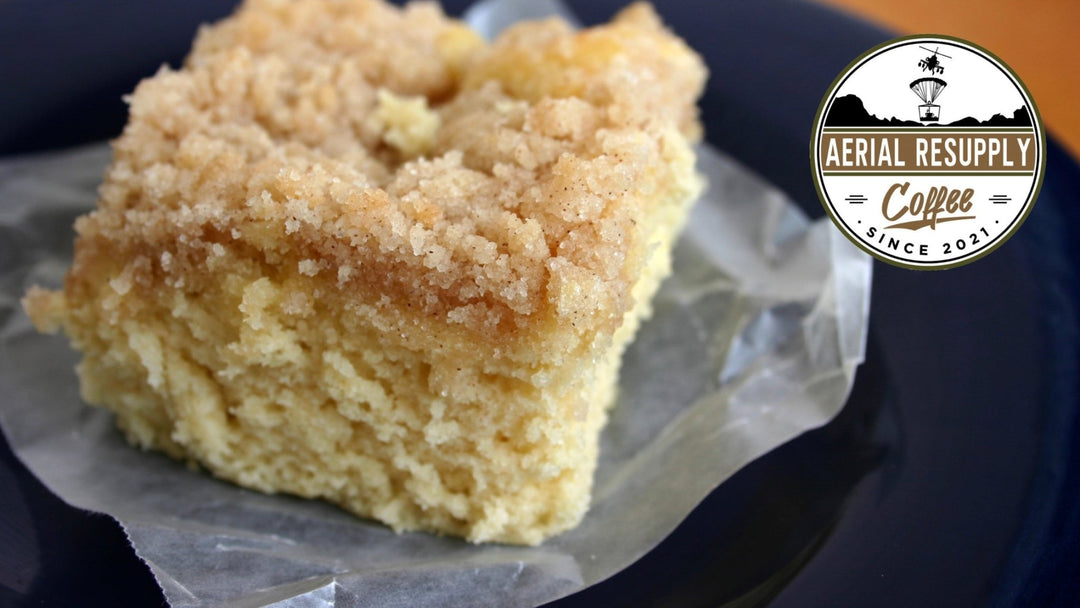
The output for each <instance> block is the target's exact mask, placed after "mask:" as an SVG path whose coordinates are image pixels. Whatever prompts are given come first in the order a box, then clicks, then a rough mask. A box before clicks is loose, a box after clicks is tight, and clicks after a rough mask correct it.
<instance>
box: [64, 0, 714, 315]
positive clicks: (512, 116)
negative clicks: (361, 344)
mask: <svg viewBox="0 0 1080 608" xmlns="http://www.w3.org/2000/svg"><path fill="white" fill-rule="evenodd" d="M704 78H705V68H704V66H703V64H702V63H701V61H700V59H699V58H698V57H697V55H695V54H694V53H693V51H691V50H690V49H689V48H688V47H686V45H685V44H683V43H682V42H681V41H680V40H679V39H678V38H676V37H674V36H672V35H671V34H669V33H668V32H667V31H666V30H664V28H663V26H662V24H661V23H660V21H659V19H658V18H657V17H656V15H655V13H653V11H652V9H651V8H650V7H648V6H647V5H643V4H639V5H634V6H631V7H630V8H628V9H626V10H624V11H623V12H621V13H620V14H619V15H618V16H616V18H615V19H614V20H613V22H612V23H610V24H607V25H603V26H598V27H596V28H592V29H588V30H584V31H582V32H573V31H572V30H571V29H570V28H569V27H568V26H567V25H566V24H565V23H563V22H561V21H558V20H554V19H552V20H547V21H542V22H538V23H528V24H522V25H519V26H515V27H513V28H511V29H509V30H508V31H507V32H505V33H504V34H503V35H501V36H500V37H499V38H498V39H497V40H495V41H494V42H493V43H491V44H486V43H484V42H483V41H482V40H481V39H480V38H479V37H478V36H477V35H476V34H475V33H473V32H472V31H471V30H469V29H468V28H467V27H466V26H464V25H463V24H461V23H460V22H458V21H455V20H452V19H448V18H446V17H445V16H444V15H443V14H442V13H441V11H440V9H439V8H438V7H437V6H436V5H434V4H428V3H416V4H410V5H408V6H406V7H405V8H403V9H397V8H394V7H390V6H388V5H385V4H383V3H381V2H377V1H372V0H309V1H307V2H290V1H287V0H248V1H247V2H245V4H244V5H243V6H242V7H241V9H240V10H239V11H238V12H237V13H236V15H234V16H233V17H231V18H229V19H226V20H225V21H223V22H221V23H220V24H217V25H214V26H209V27H205V28H203V30H202V31H201V32H200V33H199V36H198V38H197V40H196V44H195V46H194V49H193V51H192V53H191V55H190V57H189V58H188V60H187V62H186V64H185V65H184V67H183V68H182V69H180V70H178V71H173V70H170V69H168V68H163V69H162V70H161V71H160V72H159V73H158V74H157V75H156V76H155V77H154V78H152V79H148V80H146V81H144V82H143V83H142V84H140V86H139V87H138V89H137V90H136V91H135V93H134V94H133V95H132V96H131V97H130V113H131V117H130V121H129V124H128V127H127V128H126V129H125V131H124V133H123V135H122V136H121V137H120V138H119V139H118V140H117V141H116V142H115V143H114V149H115V158H114V162H113V164H112V165H111V167H110V168H109V170H108V174H107V176H106V181H105V184H104V185H103V186H102V188H101V202H100V205H99V209H98V210H97V211H95V212H94V213H92V214H91V215H89V216H88V217H86V218H83V219H82V220H80V222H79V223H78V225H77V229H78V231H79V233H80V235H81V239H82V241H84V242H87V241H95V240H99V239H100V240H105V241H108V242H110V243H112V245H111V247H112V248H113V250H112V251H111V252H110V253H109V255H112V256H123V255H130V256H132V257H137V256H139V255H141V254H140V252H141V251H143V250H146V249H151V248H160V249H164V250H165V253H163V254H161V255H160V256H155V258H154V259H148V260H147V261H146V262H145V263H144V264H142V267H143V268H144V269H148V272H162V273H165V274H166V275H175V276H177V277H188V280H190V278H191V277H193V276H196V275H197V274H198V271H199V269H200V268H204V267H206V266H207V265H208V264H209V263H211V261H212V259H213V258H215V257H219V256H221V255H222V254H223V251H224V250H226V249H236V250H241V251H244V252H245V253H248V254H253V255H254V256H255V257H257V258H261V259H262V260H263V261H264V263H265V264H267V266H268V270H267V271H268V272H276V271H277V270H274V269H275V268H278V269H280V268H286V267H287V268H290V269H292V270H290V272H299V273H300V274H302V275H306V276H309V277H316V276H317V277H323V278H324V280H326V281H328V282H329V283H330V284H332V285H334V288H335V289H338V290H340V291H342V292H343V293H349V292H350V290H355V291H358V292H360V293H365V294H369V295H370V294H374V293H383V294H391V295H396V296H399V297H401V298H405V299H406V300H408V301H410V302H415V303H416V305H417V307H418V308H420V309H421V310H422V312H423V313H424V314H428V315H434V316H437V317H439V318H442V319H444V320H446V321H448V322H449V323H453V324H462V325H465V326H468V327H474V328H477V330H478V331H481V332H490V331H492V330H503V331H513V330H514V329H515V328H516V327H522V326H525V325H527V324H528V323H529V319H530V318H533V317H536V316H537V315H538V314H541V313H543V314H546V315H548V316H549V317H550V316H554V317H557V318H558V319H559V320H560V321H566V322H567V323H573V324H575V326H576V324H577V323H578V322H583V323H582V324H583V325H588V323H584V322H585V321H589V320H591V321H592V322H593V323H592V325H593V326H597V325H598V324H599V325H606V326H609V327H614V326H616V325H617V324H618V323H619V322H620V321H621V319H622V316H623V314H625V313H626V311H628V310H629V309H630V308H631V307H632V305H633V302H632V297H631V296H630V293H631V289H630V287H631V286H632V285H633V284H634V283H635V281H636V279H637V276H638V274H639V272H640V270H641V268H643V266H644V264H645V263H646V261H647V258H648V255H649V252H650V243H649V242H648V238H649V234H650V231H649V230H642V229H639V228H638V226H637V224H638V223H639V222H640V221H642V220H643V218H645V217H651V215H650V212H651V211H652V206H654V205H681V204H683V201H685V200H686V199H687V198H688V195H689V194H690V193H691V192H692V191H694V190H695V189H696V188H698V187H699V181H698V179H697V178H696V176H695V174H694V170H693V154H692V151H691V149H690V146H691V143H692V140H693V139H694V138H696V137H697V136H698V134H699V128H698V123H697V118H696V109H695V100H696V98H697V96H698V95H699V94H700V92H701V88H702V86H703V81H704ZM83 249H84V250H85V252H86V253H85V254H86V255H90V253H89V252H90V251H92V250H93V248H92V247H84V248H83ZM170 251H171V253H170ZM282 262H287V263H282ZM79 263H80V260H79V259H77V260H76V265H78V264H79ZM134 280H136V281H138V277H135V279H134Z"/></svg>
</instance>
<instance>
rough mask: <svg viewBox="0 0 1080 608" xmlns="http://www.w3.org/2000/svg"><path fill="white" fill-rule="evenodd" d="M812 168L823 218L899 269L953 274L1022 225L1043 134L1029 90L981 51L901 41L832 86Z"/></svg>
mask: <svg viewBox="0 0 1080 608" xmlns="http://www.w3.org/2000/svg"><path fill="white" fill-rule="evenodd" d="M810 159H811V166H812V168H813V171H814V182H815V185H816V186H817V190H818V196H820V197H821V202H822V204H823V205H824V206H825V210H826V211H827V212H828V214H829V215H830V216H831V217H832V219H833V221H834V222H835V223H836V225H837V227H839V228H840V230H841V231H842V232H843V233H844V234H845V235H847V237H848V238H849V239H851V240H852V242H854V243H855V244H856V245H858V246H859V247H861V248H862V249H864V250H865V251H867V252H868V253H870V254H871V255H873V256H874V257H876V258H878V259H879V260H882V261H883V262H888V263H890V264H894V265H896V266H902V267H905V268H914V269H942V268H952V267H954V266H960V265H962V264H967V263H969V262H972V261H974V260H976V259H978V258H980V257H982V256H984V255H986V254H988V253H990V252H991V251H993V250H994V249H995V248H997V247H998V246H999V245H1001V244H1002V243H1004V242H1005V241H1006V240H1007V239H1008V238H1009V237H1010V236H1012V234H1013V233H1014V232H1015V231H1016V230H1017V228H1019V227H1020V224H1022V223H1023V221H1024V219H1025V218H1026V217H1027V214H1028V212H1030V211H1031V207H1032V205H1033V204H1034V202H1035V198H1036V196H1037V195H1038V192H1039V187H1040V186H1041V185H1042V178H1043V173H1044V169H1045V162H1046V135H1045V133H1044V131H1043V128H1042V122H1041V121H1040V118H1039V112H1038V109H1037V108H1036V107H1035V102H1034V101H1033V100H1032V98H1031V94H1030V93H1028V91H1027V88H1026V87H1024V84H1023V83H1022V82H1021V81H1020V79H1019V78H1018V77H1017V76H1016V74H1014V73H1013V72H1012V70H1010V69H1009V67H1008V66H1006V65H1005V64H1004V63H1002V62H1001V60H1000V59H998V58H997V57H995V56H994V55H992V54H991V53H989V52H988V51H987V50H986V49H983V48H981V47H979V46H976V45H974V44H972V43H970V42H967V41H964V40H960V39H958V38H952V37H948V36H930V35H919V36H905V37H903V38H897V39H895V40H891V41H889V42H886V43H884V44H881V45H879V46H876V47H874V48H872V49H870V50H869V51H867V52H866V53H864V54H863V55H862V56H861V57H859V58H858V59H856V60H855V61H854V62H852V63H851V65H849V66H848V67H847V68H846V69H845V70H844V71H843V72H842V73H841V74H840V76H838V77H837V79H836V80H835V81H834V82H833V84H832V86H831V87H830V88H829V91H828V93H827V94H826V95H825V99H824V100H822V102H821V106H820V107H819V108H818V113H817V118H816V119H815V121H814V134H813V138H812V140H811V142H810Z"/></svg>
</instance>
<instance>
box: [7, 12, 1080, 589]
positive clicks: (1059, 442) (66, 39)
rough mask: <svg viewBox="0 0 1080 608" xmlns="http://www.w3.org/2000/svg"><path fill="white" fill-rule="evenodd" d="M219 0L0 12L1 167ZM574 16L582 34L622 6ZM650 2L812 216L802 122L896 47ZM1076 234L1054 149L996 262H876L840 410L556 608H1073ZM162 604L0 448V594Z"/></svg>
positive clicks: (117, 538) (107, 105)
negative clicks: (861, 342)
mask: <svg viewBox="0 0 1080 608" xmlns="http://www.w3.org/2000/svg"><path fill="white" fill-rule="evenodd" d="M232 4H233V3H232V2H228V1H223V0H199V1H185V0H170V1H168V2H165V1H158V2H146V1H145V0H127V1H120V0H112V1H110V0H82V1H80V2H66V1H61V0H48V1H46V0H6V1H5V2H0V47H2V48H3V51H2V52H0V82H3V83H4V89H5V93H4V94H0V155H2V154H18V153H24V152H29V151H34V150H43V149H50V148H56V147H61V146H67V145H72V144H75V143H80V142H85V141H92V140H95V139H101V138H105V137H111V136H114V135H115V134H116V133H118V132H119V130H120V128H121V126H122V124H123V121H124V112H125V109H124V106H123V105H122V104H121V103H120V101H119V99H120V95H121V94H122V93H125V92H127V91H129V90H130V89H131V88H132V87H133V85H134V83H135V82H136V81H137V79H138V78H140V77H141V76H145V75H147V74H150V73H152V72H153V71H154V70H155V69H156V68H157V66H158V65H159V64H160V63H161V62H163V61H169V62H171V63H173V64H174V65H175V64H176V63H178V61H179V60H180V58H181V57H182V56H183V54H184V52H185V50H186V49H187V47H188V45H189V42H190V39H191V36H192V34H193V33H194V30H195V27H196V25H197V24H198V23H199V22H201V21H207V20H211V19H215V18H218V17H220V16H223V15H224V14H226V13H228V12H229V11H230V10H231V7H232ZM464 4H465V2H449V3H447V6H448V10H449V12H452V13H453V12H459V11H460V10H461V8H463V6H464ZM573 4H575V9H576V10H577V11H578V13H579V14H580V15H581V16H582V18H583V20H584V21H585V22H586V23H593V22H596V21H599V20H602V19H606V18H607V17H608V16H609V15H610V14H611V13H612V12H613V11H614V10H616V9H617V7H618V5H620V4H622V2H621V1H618V0H604V1H600V2H584V1H581V2H576V3H573ZM660 12H661V13H662V14H663V15H664V17H665V19H666V20H667V21H668V23H670V24H671V25H672V27H673V28H674V29H675V30H676V31H677V32H678V33H679V34H681V35H682V36H684V37H685V38H686V39H687V40H688V41H689V42H690V44H691V45H692V46H693V47H694V48H696V49H698V50H699V51H700V52H702V54H703V55H704V56H705V58H706V60H707V62H708V64H709V66H710V68H711V69H712V78H711V80H710V83H709V88H708V91H707V94H706V95H705V98H704V101H703V103H702V110H703V116H704V120H705V124H706V128H707V133H708V139H709V141H711V142H712V143H713V144H715V145H716V146H718V147H719V148H721V149H724V150H726V151H727V152H728V153H730V154H732V155H733V156H735V157H736V158H738V159H740V160H741V161H742V162H743V163H745V164H746V165H747V166H749V167H751V168H753V169H754V170H756V171H757V172H759V173H760V174H762V175H763V176H765V177H766V178H768V179H769V180H770V181H771V182H773V183H774V184H777V185H778V186H780V187H781V188H783V189H784V190H785V191H787V192H788V193H789V194H790V195H791V196H792V197H793V198H794V199H795V200H796V201H797V202H798V203H799V204H800V205H801V206H802V207H803V208H804V209H805V210H806V211H807V212H808V213H810V214H811V215H812V216H814V217H820V216H821V215H822V211H821V206H820V204H819V203H818V201H817V197H816V195H815V194H814V190H813V185H812V181H811V175H810V169H809V160H808V155H807V149H808V142H809V137H810V131H811V121H812V118H813V114H814V111H815V110H816V108H817V105H818V103H819V102H820V100H821V96H822V95H823V94H824V92H825V89H826V87H827V86H828V84H829V82H831V81H832V79H833V78H834V77H835V76H836V75H837V74H838V73H839V72H840V70H841V69H842V68H843V67H844V66H845V65H846V64H847V63H848V62H849V61H850V60H852V59H853V58H854V57H856V56H857V55H858V54H860V53H862V52H863V51H865V50H866V49H868V48H870V47H871V46H873V45H874V44H876V43H878V42H881V41H883V40H885V39H887V38H889V37H890V35H889V34H888V33H886V32H883V31H881V30H877V29H874V28H872V27H870V26H867V25H866V24H864V23H862V22H860V21H857V20H855V19H852V18H849V17H845V16H843V15H841V14H838V13H836V12H834V11H831V10H828V9H824V8H821V7H818V6H816V5H813V4H808V3H801V2H791V1H781V0H728V1H722V2H712V3H704V2H702V3H690V2H686V3H683V4H675V3H666V4H661V6H660ZM940 33H944V34H948V33H949V32H940ZM974 42H979V41H977V40H976V41H974ZM1021 76H1023V75H1022V74H1021ZM1064 76H1065V74H1064V73H1063V77H1064ZM1037 101H1038V100H1036V102H1037ZM1051 127H1052V125H1051ZM1074 226H1080V168H1078V167H1077V165H1076V164H1075V163H1074V162H1073V161H1072V160H1071V159H1070V158H1069V157H1068V156H1067V155H1066V154H1065V153H1064V152H1063V151H1062V149H1061V148H1060V147H1059V146H1058V145H1056V144H1055V143H1054V142H1053V141H1051V142H1050V149H1049V152H1048V155H1047V170H1046V179H1045V182H1044V184H1043V188H1042V192H1041V194H1040V197H1039V200H1038V202H1037V203H1036V205H1035V208H1034V210H1033V212H1032V213H1031V215H1030V217H1029V218H1028V220H1027V222H1026V224H1025V225H1024V226H1023V227H1022V228H1021V229H1020V231H1019V232H1018V233H1017V234H1016V235H1015V236H1014V237H1013V238H1012V239H1011V240H1010V241H1009V242H1008V243H1006V244H1005V245H1004V246H1002V247H1001V248H1000V249H998V250H997V251H996V252H994V253H993V254H992V255H990V256H988V257H986V258H984V259H982V260H979V261H977V262H975V263H974V264H971V265H969V266H965V267H962V268H957V269H953V270H947V271H941V272H916V271H908V270H900V269H896V268H893V267H890V266H884V265H880V264H878V265H876V266H875V269H874V271H875V276H874V290H873V300H872V311H871V332H870V339H869V345H868V349H867V360H866V363H865V364H864V365H863V366H862V368H860V370H859V373H858V378H857V381H856V383H855V388H854V390H853V392H852V395H851V399H850V401H849V403H848V404H847V407H846V408H845V409H844V411H843V412H842V413H841V414H840V416H839V417H838V418H837V419H836V420H835V421H833V422H832V423H830V424H829V425H827V426H826V427H824V428H821V429H819V430H816V431H813V432H810V433H807V434H805V435H803V436H801V437H799V438H798V439H796V440H794V441H792V442H791V443H789V444H787V445H785V446H783V447H781V448H779V449H777V450H775V451H773V452H771V453H770V454H768V455H766V456H765V457H763V458H761V459H760V460H758V461H756V462H754V463H753V464H751V465H750V466H748V467H746V468H745V469H743V470H742V471H740V472H739V473H738V474H737V475H736V476H735V477H733V478H732V479H731V480H729V481H728V482H727V483H725V484H723V485H722V486H721V487H720V488H718V489H717V490H716V491H715V492H713V493H712V495H711V496H710V497H709V498H708V499H707V500H706V501H705V502H704V503H702V504H701V506H699V507H698V508H697V509H696V510H695V511H694V512H693V514H692V515H691V516H690V517H689V518H688V519H687V520H686V522H684V523H683V524H682V526H680V527H679V528H678V529H677V530H676V531H675V532H674V533H673V534H672V535H671V536H670V537H669V538H668V539H667V540H665V541H664V542H663V543H662V544H661V545H660V546H659V547H657V548H656V549H655V550H654V551H652V552H651V553H649V554H648V555H646V556H645V557H644V558H643V559H642V560H640V561H639V562H637V563H636V564H634V565H633V566H631V567H630V568H628V569H626V570H625V571H623V572H622V573H620V574H618V575H616V576H614V577H612V578H611V579H609V580H608V581H605V582H603V583H601V584H598V585H595V586H594V587H592V588H590V589H587V590H585V591H583V592H581V593H579V594H576V595H574V596H571V597H569V598H566V599H564V600H562V601H560V602H556V603H554V604H552V605H557V606H646V605H647V606H677V607H692V606H721V605H731V606H740V607H742V606H757V605H765V604H769V605H773V606H808V605H809V606H816V605H827V606H971V605H1005V606H1011V605H1040V606H1041V605H1060V606H1075V605H1080V439H1078V438H1080V416H1078V415H1077V405H1078V399H1080V398H1078V396H1080V386H1078V384H1080V371H1078V357H1077V355H1078V354H1080V353H1078V346H1080V336H1078V332H1077V330H1078V327H1077V320H1078V318H1080V293H1078V284H1077V279H1078V277H1080V274H1078V268H1077V266H1078V263H1080V240H1078V239H1075V238H1072V239H1070V238H1069V236H1068V234H1069V230H1070V228H1072V227H1074ZM2 250H3V248H2V247H0V255H2ZM0 312H4V311H0ZM0 398H3V396H0ZM2 443H3V442H2V441H0V444H2ZM162 601H163V600H162V596H161V593H160V591H158V590H157V588H156V586H155V585H154V583H153V580H152V578H151V576H150V573H149V570H148V569H147V568H146V567H145V566H144V565H143V564H141V563H140V562H139V561H138V559H137V558H136V557H135V556H134V554H133V553H132V552H131V550H130V549H129V548H128V547H127V545H126V542H125V540H124V537H123V534H122V533H121V531H120V529H119V527H118V526H117V525H116V524H115V523H114V522H112V521H111V520H110V519H108V518H105V517H101V516H96V515H90V514H86V513H84V512H80V511H78V510H76V509H72V508H70V507H67V506H65V505H64V504H63V503H61V502H60V501H59V500H58V499H57V498H55V497H54V496H53V495H51V494H50V493H49V492H48V491H47V490H45V489H44V488H43V487H42V486H41V485H40V484H39V483H38V482H37V480H36V479H34V478H33V477H32V476H31V475H30V474H29V473H28V472H27V471H26V469H25V468H24V467H23V466H22V465H21V464H20V463H18V462H17V461H16V460H15V459H14V457H13V456H12V454H11V452H10V450H9V449H8V448H7V446H6V444H3V445H0V605H35V606H37V605H47V606H66V605H71V606H96V605H123V606H143V605H158V604H161V603H162ZM465 602H466V603H467V600H465Z"/></svg>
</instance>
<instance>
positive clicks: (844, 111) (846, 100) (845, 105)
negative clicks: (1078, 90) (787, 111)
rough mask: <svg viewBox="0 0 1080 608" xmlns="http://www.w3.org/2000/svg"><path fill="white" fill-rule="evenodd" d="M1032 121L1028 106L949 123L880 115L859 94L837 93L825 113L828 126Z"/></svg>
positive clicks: (1011, 124)
mask: <svg viewBox="0 0 1080 608" xmlns="http://www.w3.org/2000/svg"><path fill="white" fill-rule="evenodd" d="M1031 124H1032V123H1031V115H1030V114H1028V109H1027V108H1026V107H1021V108H1018V109H1017V110H1015V111H1014V112H1013V113H1012V116H1011V117H1006V116H1004V115H1002V114H994V115H993V116H991V117H990V118H988V119H987V120H978V119H975V118H972V117H970V116H968V117H966V118H961V119H960V120H954V121H953V122H950V123H947V124H943V123H924V122H919V121H915V120H900V119H899V118H896V117H895V116H894V117H891V118H878V117H877V116H875V115H873V114H871V113H870V112H867V111H866V106H864V105H863V101H862V99H859V96H858V95H844V96H843V97H837V98H836V99H834V100H833V102H832V107H830V108H829V114H828V116H826V117H825V126H826V127H1030V126H1031Z"/></svg>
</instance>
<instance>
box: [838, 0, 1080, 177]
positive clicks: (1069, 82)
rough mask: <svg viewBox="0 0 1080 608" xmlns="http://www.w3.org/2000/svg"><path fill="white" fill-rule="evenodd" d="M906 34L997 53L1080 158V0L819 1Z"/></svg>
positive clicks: (1050, 125)
mask: <svg viewBox="0 0 1080 608" xmlns="http://www.w3.org/2000/svg"><path fill="white" fill-rule="evenodd" d="M819 1H821V2H823V3H824V4H828V5H832V6H834V7H837V8H841V9H843V10H846V11H848V12H850V13H853V14H856V15H859V16H861V17H863V18H866V19H869V20H870V21H873V22H876V23H879V24H881V25H884V26H886V27H889V28H892V29H893V30H896V31H897V32H899V33H901V34H947V35H950V36H959V37H960V38H964V39H965V40H970V41H971V42H974V43H975V44H978V45H980V46H982V47H984V48H986V49H988V50H989V51H990V52H992V53H994V54H995V55H997V56H998V57H1000V58H1001V59H1002V60H1003V61H1005V63H1007V64H1009V66H1010V67H1011V68H1012V69H1013V70H1014V71H1015V72H1016V73H1017V74H1019V75H1020V78H1021V79H1022V80H1023V81H1024V84H1026V85H1027V87H1028V90H1029V91H1031V94H1032V96H1033V97H1034V98H1035V104H1036V105H1037V106H1038V107H1039V112H1040V113H1041V114H1042V119H1043V124H1044V125H1045V126H1046V128H1047V130H1048V131H1049V132H1050V133H1051V134H1053V135H1054V136H1055V137H1056V138H1057V140H1058V142H1060V143H1062V144H1064V145H1065V147H1066V148H1068V150H1069V152H1071V153H1072V155H1073V158H1078V159H1080V1H1078V0H975V1H971V2H964V1H961V0H937V1H934V0H906V1H903V2H895V1H890V0H819Z"/></svg>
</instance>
